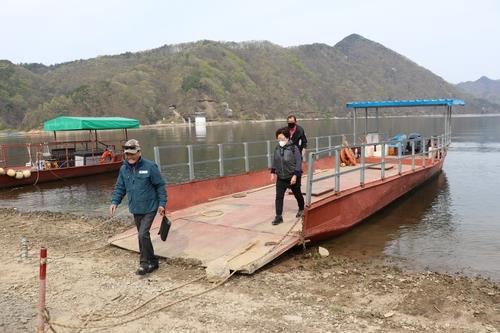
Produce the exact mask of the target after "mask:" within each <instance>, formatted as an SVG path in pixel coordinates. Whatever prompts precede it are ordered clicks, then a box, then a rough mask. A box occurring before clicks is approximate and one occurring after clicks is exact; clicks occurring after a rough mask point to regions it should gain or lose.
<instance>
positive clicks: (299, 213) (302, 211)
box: [295, 209, 304, 218]
mask: <svg viewBox="0 0 500 333" xmlns="http://www.w3.org/2000/svg"><path fill="white" fill-rule="evenodd" d="M302 216H304V210H303V209H299V211H298V212H297V214H296V215H295V217H296V218H299V217H302Z"/></svg>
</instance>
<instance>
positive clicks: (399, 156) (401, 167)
mask: <svg viewBox="0 0 500 333" xmlns="http://www.w3.org/2000/svg"><path fill="white" fill-rule="evenodd" d="M402 149H403V145H402V144H401V141H399V142H398V174H399V175H400V176H401V171H402V169H403V165H402V161H401V156H402V152H403V151H402Z"/></svg>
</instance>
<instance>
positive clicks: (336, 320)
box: [0, 209, 500, 333]
mask: <svg viewBox="0 0 500 333" xmlns="http://www.w3.org/2000/svg"><path fill="white" fill-rule="evenodd" d="M131 222H132V221H131V219H127V218H125V219H123V220H117V219H114V220H111V221H110V220H109V219H108V218H104V217H103V218H96V217H85V216H76V215H70V214H60V213H48V212H34V213H20V212H18V211H17V210H15V209H0V229H1V230H2V233H1V236H0V247H1V248H2V253H3V258H4V262H5V266H4V267H3V269H2V272H1V273H0V295H1V296H0V310H1V311H0V332H8V333H14V332H32V331H34V327H35V321H36V304H37V298H38V258H37V256H38V251H39V248H40V246H42V245H43V246H46V247H47V249H48V253H49V263H48V268H47V308H48V310H49V314H50V321H51V322H52V323H53V325H54V326H53V328H54V330H55V331H57V332H117V333H118V332H120V333H122V332H139V331H142V332H471V333H472V332H474V333H476V332H499V330H500V283H499V281H492V280H489V279H484V278H480V277H475V278H470V277H465V276H460V275H446V274H438V273H434V272H407V271H402V270H401V269H399V268H397V267H395V266H393V265H391V264H390V263H387V262H385V261H384V260H382V259H372V260H370V261H360V260H354V259H349V258H345V257H340V256H336V255H335V254H332V255H330V256H329V257H327V258H321V257H320V256H319V255H318V254H317V247H314V246H311V247H310V248H309V249H307V251H306V252H303V251H302V250H300V249H296V250H293V251H292V253H291V254H288V255H286V256H285V257H284V258H281V259H278V260H276V261H275V262H273V263H272V264H270V265H268V266H266V267H264V268H263V269H261V270H260V271H258V272H256V273H255V274H253V275H251V276H248V275H239V274H236V275H234V276H232V277H231V278H230V279H229V280H228V281H227V282H226V283H224V284H222V285H220V286H219V287H217V288H214V287H215V285H214V284H213V283H210V282H208V281H206V279H205V278H204V275H205V272H204V269H203V268H201V267H198V266H196V265H193V264H190V263H186V262H178V261H173V260H169V259H162V260H161V261H160V269H159V270H158V271H155V272H154V273H152V274H150V275H147V276H145V277H138V276H136V275H135V274H134V271H135V269H136V266H137V262H138V254H136V253H133V252H129V251H126V250H122V249H119V248H116V247H112V246H109V245H107V243H106V240H107V238H108V237H109V236H111V235H114V234H116V233H118V232H121V231H124V230H126V229H128V228H130V227H131V226H132V225H131ZM23 237H25V238H26V239H27V240H28V242H29V257H28V258H26V259H20V251H21V245H20V244H21V238H23ZM197 278H199V279H198V280H196V279H197ZM191 280H196V281H194V282H192V283H190V284H188V285H185V286H181V285H183V284H185V283H186V282H188V281H191ZM179 286H180V287H179ZM176 287H179V288H178V289H175V290H171V289H174V288H176ZM210 288H214V289H213V290H210V291H208V292H206V293H203V294H201V295H199V296H193V297H191V298H189V299H187V300H185V301H183V299H184V298H188V297H189V296H192V295H194V294H197V293H202V292H203V291H206V290H208V289H210ZM148 300H150V301H149V302H147V301H148ZM49 330H50V329H49Z"/></svg>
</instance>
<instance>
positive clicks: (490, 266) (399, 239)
mask: <svg viewBox="0 0 500 333" xmlns="http://www.w3.org/2000/svg"><path fill="white" fill-rule="evenodd" d="M282 124H284V123H283V122H244V123H235V124H221V125H213V126H207V127H199V128H195V127H191V128H188V127H183V126H172V127H159V128H147V129H138V130H130V131H129V136H130V137H134V138H137V139H138V140H139V141H140V142H141V144H142V145H143V153H144V155H145V156H146V158H150V159H153V156H154V155H153V147H154V146H155V145H160V146H164V145H185V144H217V143H239V142H243V141H259V140H272V139H273V138H274V131H275V130H276V128H277V127H278V126H280V125H282ZM300 124H301V125H302V126H303V127H304V128H305V130H306V133H307V135H308V136H309V137H315V136H325V135H332V134H340V133H349V132H350V131H351V124H350V121H349V120H347V119H335V120H304V121H302V122H300ZM452 124H453V126H452V127H453V131H452V133H453V135H452V145H451V147H450V150H449V153H448V156H447V158H446V161H445V164H444V168H443V172H442V173H440V174H439V175H438V176H437V177H435V178H433V179H431V180H430V181H428V182H427V183H426V184H424V185H422V186H421V187H419V188H417V189H416V190H414V191H412V192H411V193H409V194H407V195H405V196H404V197H403V198H400V199H399V200H397V201H396V202H394V203H392V204H391V205H389V206H388V207H386V208H384V209H383V210H382V211H380V212H378V213H376V214H375V215H374V216H372V217H370V218H369V219H367V220H366V221H365V222H364V223H362V224H360V225H359V226H357V227H355V228H353V229H352V230H351V231H349V232H347V233H345V234H344V235H342V236H339V237H336V238H334V239H332V240H329V241H327V242H324V243H322V245H323V246H325V247H327V248H329V249H330V250H331V251H333V252H334V253H338V254H342V255H347V256H351V257H359V258H370V257H371V256H386V257H388V258H390V259H391V260H392V261H394V262H396V263H397V264H399V265H401V266H403V267H405V268H409V269H416V270H432V271H439V272H448V273H463V274H467V275H483V276H487V277H491V278H493V279H500V241H499V240H500V218H499V216H500V205H499V204H498V193H499V190H500V177H499V171H500V117H494V116H481V117H456V118H454V119H453V123H452ZM370 126H374V123H373V122H371V123H370ZM440 126H442V122H441V120H440V119H437V118H431V117H401V118H386V119H384V120H383V121H382V122H381V123H380V131H381V132H383V133H390V134H391V135H393V134H396V133H398V132H403V133H409V132H419V133H422V134H423V135H430V134H432V133H433V132H434V131H436V130H437V129H439V128H440ZM369 130H370V129H369ZM114 135H115V134H113V133H109V132H106V133H104V137H103V139H106V138H111V137H113V138H114ZM31 139H32V138H31ZM28 140H29V138H28V137H27V135H25V134H10V135H3V136H1V137H0V142H2V143H7V142H10V143H11V142H26V141H28ZM311 141H312V142H311V145H313V144H314V143H313V140H311ZM205 147H206V148H207V149H206V150H207V151H208V150H210V149H213V147H212V146H205ZM238 147H239V146H238ZM199 149H200V150H202V151H201V153H202V154H203V153H206V152H204V151H203V150H204V149H203V146H202V147H200V148H199ZM183 154H185V152H184V151H182V152H179V151H176V150H175V149H174V150H172V151H171V152H170V153H168V152H167V151H165V152H162V162H163V161H164V160H165V159H168V160H169V161H171V160H176V159H178V158H180V157H179V156H181V155H183ZM207 154H208V153H207ZM255 163H257V164H255V165H252V168H256V167H263V166H265V161H261V162H255ZM259 163H260V164H259ZM216 167H217V164H212V165H207V166H204V167H200V168H198V169H197V170H196V172H197V176H201V177H203V176H207V175H212V174H216V173H217V170H216ZM226 167H227V168H228V169H229V170H232V171H233V172H238V171H243V165H242V163H240V162H234V163H232V164H231V163H229V164H226ZM164 175H165V177H166V178H167V180H168V182H169V183H175V182H179V181H183V180H185V179H186V177H187V168H184V167H182V168H180V170H176V171H174V170H171V172H170V171H168V170H167V171H166V172H165V173H164ZM114 182H115V176H114V175H98V176H93V177H87V178H81V179H74V180H67V181H64V182H62V181H61V182H55V183H46V184H40V185H38V186H26V187H22V188H13V189H6V190H2V191H0V207H17V208H18V209H21V210H27V211H36V210H49V211H64V212H72V213H76V214H97V215H102V214H106V212H107V208H108V205H109V200H110V196H111V192H112V190H113V185H114ZM121 212H122V213H125V209H124V208H123V207H122V210H121ZM0 224H1V222H0Z"/></svg>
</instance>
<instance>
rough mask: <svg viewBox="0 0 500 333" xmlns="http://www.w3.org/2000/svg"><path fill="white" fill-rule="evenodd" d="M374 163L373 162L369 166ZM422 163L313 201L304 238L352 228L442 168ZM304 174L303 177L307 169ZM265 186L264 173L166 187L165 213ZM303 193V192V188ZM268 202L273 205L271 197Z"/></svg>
mask: <svg viewBox="0 0 500 333" xmlns="http://www.w3.org/2000/svg"><path fill="white" fill-rule="evenodd" d="M375 161H376V160H375V159H373V160H372V161H370V162H375ZM367 162H368V161H367ZM410 163H411V162H410V161H403V164H405V165H408V164H410ZM425 163H426V167H424V168H422V166H421V164H422V161H421V160H419V161H415V171H406V172H402V174H401V175H394V176H389V177H387V178H385V179H384V180H377V181H372V182H369V183H366V184H365V186H363V187H361V186H356V187H352V188H349V189H346V190H341V191H340V192H338V193H334V192H330V193H329V194H323V195H321V198H320V199H319V200H313V202H312V204H311V205H310V206H309V207H306V209H305V216H304V223H303V235H304V238H305V239H309V240H312V241H318V240H322V239H326V238H329V237H332V236H335V235H338V234H340V233H342V232H344V231H346V230H348V229H350V228H352V227H353V226H355V225H356V224H358V223H360V222H361V221H363V220H364V219H366V218H367V217H369V216H370V215H372V214H374V213H375V212H377V211H378V210H380V209H382V208H384V207H385V206H387V205H389V204H390V203H391V202H393V201H394V200H396V199H398V198H399V197H401V196H403V195H404V194H406V193H408V192H410V191H411V190H413V189H414V188H416V187H418V186H419V185H421V184H422V183H424V182H425V181H427V180H428V179H430V178H431V177H433V176H434V175H436V174H437V173H438V172H439V171H440V170H441V168H442V166H443V163H444V158H443V159H440V160H436V161H435V162H434V164H432V161H431V160H430V159H427V160H426V162H425ZM333 164H334V161H333V159H332V158H324V159H320V160H317V161H315V165H314V166H315V169H316V170H317V169H330V168H331V167H332V165H333ZM304 174H307V168H306V170H305V171H304ZM266 185H269V186H272V184H271V183H270V181H269V171H268V170H261V171H256V172H249V173H245V174H239V175H234V176H224V177H219V178H214V179H208V180H199V181H193V182H189V183H184V184H177V185H171V186H168V195H169V204H168V210H169V211H177V210H181V209H184V208H187V207H191V206H194V205H197V204H200V203H204V202H207V201H211V200H213V199H214V198H218V197H222V196H225V195H232V194H234V193H237V192H244V191H249V190H252V189H256V188H261V187H262V186H266ZM303 190H305V186H304V185H303ZM170 198H171V200H170ZM269 199H270V200H273V201H274V197H272V198H269Z"/></svg>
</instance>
